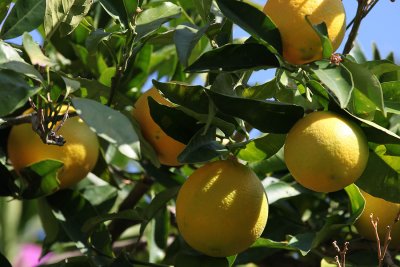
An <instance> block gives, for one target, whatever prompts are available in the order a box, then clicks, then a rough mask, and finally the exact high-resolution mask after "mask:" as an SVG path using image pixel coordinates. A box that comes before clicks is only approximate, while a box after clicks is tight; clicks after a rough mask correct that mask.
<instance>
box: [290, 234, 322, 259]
mask: <svg viewBox="0 0 400 267" xmlns="http://www.w3.org/2000/svg"><path fill="white" fill-rule="evenodd" d="M315 236H316V235H315V233H305V234H299V235H296V236H293V237H292V238H291V239H290V240H289V243H288V246H290V247H293V248H296V249H298V250H299V251H300V253H301V254H302V255H303V256H305V255H307V254H308V252H310V250H311V249H312V246H313V241H314V238H315Z"/></svg>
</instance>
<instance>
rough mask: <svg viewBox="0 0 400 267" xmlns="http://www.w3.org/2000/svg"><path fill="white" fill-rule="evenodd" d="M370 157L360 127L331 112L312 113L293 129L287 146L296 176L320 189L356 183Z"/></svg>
mask: <svg viewBox="0 0 400 267" xmlns="http://www.w3.org/2000/svg"><path fill="white" fill-rule="evenodd" d="M368 156H369V150H368V143H367V139H366V137H365V135H364V133H363V132H362V130H361V129H360V127H359V126H358V125H356V124H354V123H353V122H351V121H348V120H346V119H344V118H342V117H340V116H339V115H337V114H335V113H332V112H328V111H317V112H313V113H310V114H309V115H307V116H305V117H304V118H302V119H300V120H299V121H298V122H297V123H296V124H295V125H294V126H293V128H292V129H290V131H289V133H288V135H287V137H286V141H285V148H284V158H285V162H286V166H287V167H288V169H289V171H290V173H291V174H292V176H293V177H294V179H295V180H296V181H297V182H298V183H299V184H301V185H303V186H304V187H307V188H309V189H311V190H314V191H317V192H333V191H337V190H340V189H343V188H344V187H346V186H348V185H350V184H352V183H354V182H355V181H356V180H357V179H358V178H359V177H360V176H361V174H362V173H363V171H364V169H365V167H366V165H367V161H368Z"/></svg>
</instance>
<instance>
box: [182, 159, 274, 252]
mask: <svg viewBox="0 0 400 267" xmlns="http://www.w3.org/2000/svg"><path fill="white" fill-rule="evenodd" d="M267 218H268V201H267V197H266V195H265V192H264V188H263V186H262V184H261V182H260V180H259V179H258V177H257V176H256V174H255V173H254V172H253V171H252V170H251V169H250V168H248V167H246V166H244V165H242V164H240V163H238V162H235V161H231V160H220V161H215V162H212V163H207V164H205V165H204V166H203V167H201V168H199V169H197V170H196V171H195V172H193V174H192V175H190V176H189V178H188V180H187V181H186V182H185V183H184V184H183V186H182V188H181V189H180V191H179V194H178V197H177V200H176V220H177V224H178V228H179V231H180V233H181V235H182V236H183V238H184V239H185V240H186V242H187V243H188V244H189V245H190V246H191V247H193V248H194V249H196V250H198V251H200V252H202V253H204V254H206V255H209V256H214V257H226V256H230V255H234V254H236V253H239V252H242V251H243V250H245V249H246V248H248V247H249V246H250V245H251V244H252V243H253V242H254V241H255V240H256V239H257V238H258V237H260V235H261V234H262V232H263V230H264V228H265V224H266V222H267Z"/></svg>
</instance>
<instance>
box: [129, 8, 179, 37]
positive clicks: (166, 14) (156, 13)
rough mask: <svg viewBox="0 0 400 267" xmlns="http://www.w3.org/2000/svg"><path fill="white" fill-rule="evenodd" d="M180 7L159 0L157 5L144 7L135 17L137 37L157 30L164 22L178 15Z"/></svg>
mask: <svg viewBox="0 0 400 267" xmlns="http://www.w3.org/2000/svg"><path fill="white" fill-rule="evenodd" d="M180 14H181V8H180V7H179V6H177V5H175V4H173V3H171V2H160V3H159V4H158V5H156V6H154V7H151V8H149V9H145V10H144V11H143V12H141V13H139V15H138V16H137V19H136V32H137V34H138V35H137V36H136V38H137V39H140V38H142V37H144V36H146V35H148V34H149V33H151V32H153V31H155V30H157V29H158V28H159V27H160V26H161V25H163V24H164V23H165V22H167V21H169V20H171V19H173V18H177V17H179V16H180Z"/></svg>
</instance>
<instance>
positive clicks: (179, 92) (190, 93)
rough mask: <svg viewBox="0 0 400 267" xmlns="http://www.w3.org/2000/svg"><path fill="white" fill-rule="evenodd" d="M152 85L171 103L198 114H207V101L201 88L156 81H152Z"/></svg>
mask: <svg viewBox="0 0 400 267" xmlns="http://www.w3.org/2000/svg"><path fill="white" fill-rule="evenodd" d="M153 85H154V86H155V87H156V88H157V89H158V90H160V91H161V92H162V94H163V95H164V96H165V97H166V98H167V99H168V100H170V101H171V102H173V103H175V104H178V105H180V106H184V107H186V108H189V109H191V110H193V111H195V112H198V113H203V114H207V113H208V108H209V100H208V96H207V95H206V94H205V92H204V89H205V88H204V87H203V86H199V85H187V84H183V83H178V82H168V83H162V82H159V81H157V80H153Z"/></svg>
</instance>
